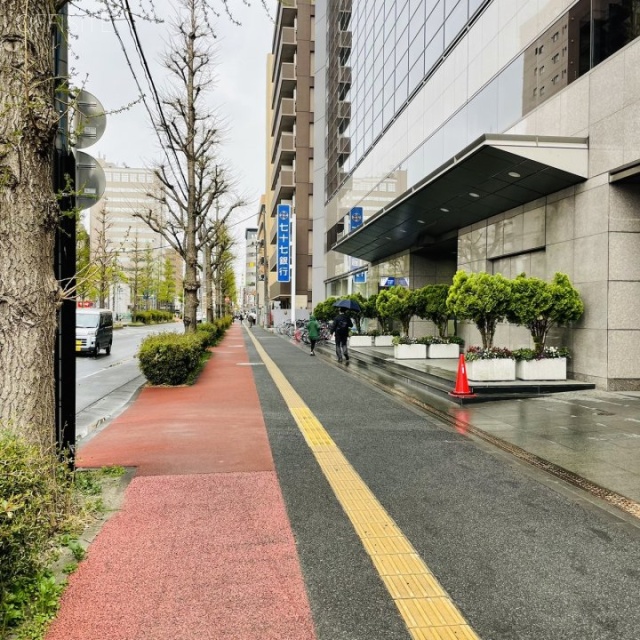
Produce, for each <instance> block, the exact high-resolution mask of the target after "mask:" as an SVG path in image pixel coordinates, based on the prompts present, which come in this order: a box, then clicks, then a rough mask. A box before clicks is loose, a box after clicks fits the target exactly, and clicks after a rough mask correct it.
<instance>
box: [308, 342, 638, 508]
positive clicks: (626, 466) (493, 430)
mask: <svg viewBox="0 0 640 640" xmlns="http://www.w3.org/2000/svg"><path fill="white" fill-rule="evenodd" d="M301 348H303V349H304V348H306V347H305V346H304V345H302V347H301ZM317 353H321V354H322V357H324V358H326V359H328V360H332V361H334V360H335V353H334V348H333V345H332V344H331V343H327V344H325V345H323V346H322V347H320V348H319V349H318V350H317ZM350 353H351V365H350V370H349V371H350V373H352V374H354V375H363V376H364V377H366V378H368V379H369V380H370V381H372V382H374V384H377V385H378V386H380V387H383V388H386V389H388V390H391V391H395V392H397V393H399V394H401V395H405V396H407V397H408V398H410V399H413V400H416V401H417V402H418V404H420V405H421V406H425V405H428V406H430V407H432V408H433V409H435V410H436V411H437V412H439V413H440V415H441V416H442V417H446V416H448V417H449V418H450V419H451V421H453V422H454V423H455V424H456V425H457V428H458V429H459V430H463V431H464V430H466V431H469V430H472V431H474V432H475V433H476V434H480V435H482V434H487V435H489V436H491V438H495V439H497V440H499V441H502V442H504V443H505V444H506V445H507V450H508V449H509V447H508V445H511V447H510V448H511V449H512V450H515V448H517V449H521V450H522V451H523V452H526V453H528V454H531V456H535V457H536V458H540V459H541V460H543V461H548V462H549V463H551V464H553V465H555V466H557V467H559V468H560V469H561V470H562V469H565V470H567V471H568V472H570V473H572V474H576V475H577V476H578V477H579V478H584V479H585V480H587V481H589V482H590V483H593V484H594V485H597V486H596V490H597V488H598V487H601V488H603V489H606V490H608V491H610V492H613V493H615V494H619V495H620V496H622V497H625V498H627V499H628V500H629V501H631V502H635V503H640V392H638V391H636V392H633V391H629V392H607V391H600V390H597V389H587V390H580V391H562V392H558V393H553V387H554V386H556V385H561V384H564V383H557V382H556V383H554V382H546V383H541V384H544V388H545V389H546V390H547V391H548V393H546V394H543V395H540V394H537V395H535V396H533V397H526V398H520V397H514V399H504V397H503V398H502V399H500V400H496V401H487V402H482V403H473V404H465V405H463V406H459V405H458V404H457V403H456V401H455V399H451V400H447V399H445V398H444V397H443V395H442V394H437V395H436V394H433V393H430V392H429V388H428V384H429V382H428V381H427V382H425V383H424V384H425V386H421V385H420V383H419V381H418V382H416V380H412V381H411V383H410V384H403V383H402V382H401V378H402V376H401V375H398V371H399V370H403V369H404V370H406V371H407V372H417V373H425V374H429V375H430V376H437V377H438V378H439V379H440V381H441V382H442V383H443V384H444V386H445V387H446V388H448V389H449V390H451V391H453V389H454V388H455V381H456V374H457V367H458V361H457V360H438V361H435V362H434V361H424V360H395V359H394V358H393V348H384V347H383V348H378V349H375V348H351V349H350ZM371 355H375V358H374V360H373V361H374V363H375V364H373V365H372V364H371V361H372V358H371ZM335 364H336V366H338V364H337V363H335ZM391 367H393V372H392V373H391V374H389V375H388V374H386V373H385V369H386V368H391ZM569 382H571V381H569ZM484 384H485V385H488V386H492V387H494V388H495V389H496V390H499V389H501V388H508V389H510V390H511V391H512V392H513V394H514V396H517V395H518V394H517V391H518V388H519V387H522V386H527V387H530V386H531V383H529V382H523V381H515V382H510V383H498V382H496V383H484ZM445 395H446V394H445ZM507 397H508V396H507ZM494 444H500V443H496V442H494ZM521 457H524V456H521ZM534 462H537V461H534ZM585 488H587V487H585ZM611 501H612V502H614V503H615V502H616V496H613V497H612V499H611ZM629 510H630V511H631V513H633V514H634V515H636V516H637V517H640V506H637V505H633V504H631V505H630V506H629Z"/></svg>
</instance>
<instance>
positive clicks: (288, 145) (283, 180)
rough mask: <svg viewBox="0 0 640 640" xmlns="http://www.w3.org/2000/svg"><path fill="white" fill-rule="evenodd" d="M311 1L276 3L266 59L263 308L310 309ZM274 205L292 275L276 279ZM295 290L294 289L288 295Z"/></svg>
mask: <svg viewBox="0 0 640 640" xmlns="http://www.w3.org/2000/svg"><path fill="white" fill-rule="evenodd" d="M314 14H315V3H314V2H313V0H297V2H293V3H284V2H279V3H278V9H277V15H276V24H275V29H274V36H273V47H272V54H271V55H270V57H269V77H268V82H267V93H268V105H267V113H268V119H269V123H268V137H267V139H268V140H269V145H268V147H269V148H268V155H267V166H268V175H267V193H266V197H265V210H266V213H265V216H264V218H263V219H264V221H265V222H266V224H265V229H264V231H265V237H266V243H267V247H268V249H267V253H268V298H269V308H270V309H274V308H278V309H292V308H295V309H305V310H309V309H310V308H311V281H312V271H311V269H312V246H313V206H312V198H313V144H314V126H313V120H314V115H313V102H314V98H313V96H314V93H313V92H314V89H313V74H314V68H313V60H314V34H313V25H314ZM280 204H286V205H289V206H290V207H291V212H292V213H293V214H295V219H296V223H295V237H294V238H293V239H292V246H293V247H294V255H293V256H292V264H293V265H294V271H295V272H294V273H292V274H291V279H290V280H289V281H286V282H285V281H278V277H277V269H278V260H279V257H280V258H281V257H282V256H278V250H277V237H278V225H277V218H276V212H277V207H278V205H280ZM292 287H295V291H292Z"/></svg>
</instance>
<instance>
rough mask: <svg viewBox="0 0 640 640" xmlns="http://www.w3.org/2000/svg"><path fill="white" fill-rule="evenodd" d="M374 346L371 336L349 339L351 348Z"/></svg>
mask: <svg viewBox="0 0 640 640" xmlns="http://www.w3.org/2000/svg"><path fill="white" fill-rule="evenodd" d="M372 344H373V338H372V337H371V336H351V337H350V338H349V346H350V347H370V346H371V345H372Z"/></svg>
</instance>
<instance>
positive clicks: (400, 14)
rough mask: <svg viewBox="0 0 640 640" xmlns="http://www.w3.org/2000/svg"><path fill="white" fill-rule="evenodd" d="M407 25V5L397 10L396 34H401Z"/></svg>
mask: <svg viewBox="0 0 640 640" xmlns="http://www.w3.org/2000/svg"><path fill="white" fill-rule="evenodd" d="M408 24H409V3H408V2H407V3H406V4H405V5H404V6H403V7H402V8H398V11H397V13H396V33H402V32H403V31H404V30H405V29H406V28H407V26H408Z"/></svg>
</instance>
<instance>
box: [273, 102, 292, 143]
mask: <svg viewBox="0 0 640 640" xmlns="http://www.w3.org/2000/svg"><path fill="white" fill-rule="evenodd" d="M295 122H296V101H295V100H294V99H293V98H283V99H282V100H281V101H280V102H279V103H278V108H277V109H276V113H275V117H274V118H273V123H272V125H271V135H272V136H273V137H274V138H277V137H278V135H279V134H280V132H281V131H282V130H285V129H286V130H288V131H290V130H292V129H293V125H294V124H295Z"/></svg>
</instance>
